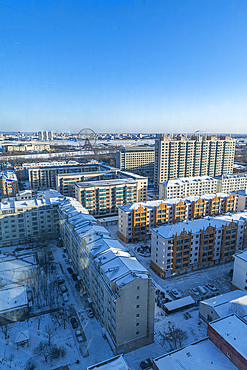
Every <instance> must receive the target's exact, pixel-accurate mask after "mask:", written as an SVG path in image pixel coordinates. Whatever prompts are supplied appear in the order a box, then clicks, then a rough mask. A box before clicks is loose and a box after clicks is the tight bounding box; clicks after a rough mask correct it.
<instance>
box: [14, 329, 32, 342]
mask: <svg viewBox="0 0 247 370" xmlns="http://www.w3.org/2000/svg"><path fill="white" fill-rule="evenodd" d="M28 339H29V330H23V331H20V332H19V333H18V334H17V336H16V338H15V343H21V342H25V341H27V340H28Z"/></svg>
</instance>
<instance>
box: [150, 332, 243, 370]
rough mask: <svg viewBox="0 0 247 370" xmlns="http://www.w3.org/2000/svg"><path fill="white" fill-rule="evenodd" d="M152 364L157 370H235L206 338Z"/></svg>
mask: <svg viewBox="0 0 247 370" xmlns="http://www.w3.org/2000/svg"><path fill="white" fill-rule="evenodd" d="M154 363H155V365H156V366H157V368H158V369H159V370H167V369H169V370H182V369H184V370H198V369H200V370H208V369H210V370H237V367H236V366H235V365H234V364H233V363H232V362H231V361H230V360H229V359H228V358H227V356H225V355H224V354H223V353H222V352H221V351H220V350H219V349H218V348H217V347H216V345H215V344H214V343H212V342H211V341H210V339H208V338H206V339H203V340H201V341H199V342H196V343H193V344H191V345H189V346H187V347H185V348H182V349H179V350H177V351H174V352H170V353H168V354H165V355H164V356H161V357H158V358H156V359H154Z"/></svg>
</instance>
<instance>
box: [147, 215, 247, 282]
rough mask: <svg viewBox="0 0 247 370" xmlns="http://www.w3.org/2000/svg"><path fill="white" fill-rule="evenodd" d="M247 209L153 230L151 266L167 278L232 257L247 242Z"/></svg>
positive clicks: (228, 259) (225, 260)
mask: <svg viewBox="0 0 247 370" xmlns="http://www.w3.org/2000/svg"><path fill="white" fill-rule="evenodd" d="M246 220H247V212H241V213H233V214H226V215H223V216H216V217H206V218H202V219H199V220H194V221H187V222H179V223H176V224H173V225H164V226H160V227H158V228H156V229H152V230H151V267H152V268H153V269H154V270H155V271H156V272H157V273H158V274H159V275H160V276H162V277H163V278H166V277H170V276H173V275H178V274H182V273H186V272H189V271H194V270H197V269H201V268H206V267H210V266H214V265H216V264H219V263H223V262H227V261H230V260H232V258H233V255H234V254H235V253H236V252H238V251H239V250H241V249H243V247H244V246H245V237H246V224H247V222H246Z"/></svg>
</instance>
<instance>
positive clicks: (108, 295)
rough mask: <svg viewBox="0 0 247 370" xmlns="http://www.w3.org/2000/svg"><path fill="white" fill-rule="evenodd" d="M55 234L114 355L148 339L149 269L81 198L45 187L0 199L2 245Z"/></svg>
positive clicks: (151, 332)
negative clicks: (74, 197) (92, 213)
mask: <svg viewBox="0 0 247 370" xmlns="http://www.w3.org/2000/svg"><path fill="white" fill-rule="evenodd" d="M59 236H60V237H61V239H62V241H63V245H64V247H65V248H66V249H67V253H68V256H69V258H70V259H71V260H72V264H73V267H74V270H75V272H76V274H77V275H78V276H79V277H80V281H81V284H82V286H81V288H82V289H83V290H82V291H86V292H87V293H88V295H89V297H90V299H91V301H92V305H93V309H94V312H95V314H96V316H97V318H98V319H99V321H100V323H101V325H102V326H103V328H104V332H105V335H106V338H107V339H108V342H109V344H110V345H111V347H112V349H113V352H114V354H120V353H124V352H128V351H131V350H134V349H137V348H140V347H142V346H145V345H147V344H150V343H152V342H153V338H154V298H155V287H154V285H153V284H152V280H151V278H150V275H149V272H148V271H147V270H146V269H145V268H144V267H143V266H142V265H141V264H140V263H139V262H138V261H137V260H136V258H134V257H131V256H130V254H129V253H128V252H127V251H126V250H125V249H124V247H123V246H122V245H121V244H120V243H119V242H118V241H117V240H115V239H112V238H111V237H110V233H109V232H108V231H107V230H106V229H105V228H104V227H103V226H100V225H99V224H98V223H97V221H96V220H95V218H94V217H93V216H92V215H89V214H88V211H87V210H86V209H85V208H84V207H82V205H81V204H80V203H79V202H77V201H76V200H75V199H72V198H65V197H63V196H61V194H59V193H58V192H57V191H52V190H47V191H42V192H31V191H25V192H21V193H19V194H17V196H16V198H13V199H11V198H10V199H9V200H8V201H4V202H1V203H0V246H10V245H13V244H14V243H15V244H18V243H23V242H28V241H29V240H30V241H33V240H39V239H40V238H41V239H42V238H45V239H46V238H54V237H59ZM10 293H11V292H10ZM13 297H14V295H13ZM24 303H25V302H24ZM2 306H3V305H2ZM25 309H26V306H25V305H24V310H25Z"/></svg>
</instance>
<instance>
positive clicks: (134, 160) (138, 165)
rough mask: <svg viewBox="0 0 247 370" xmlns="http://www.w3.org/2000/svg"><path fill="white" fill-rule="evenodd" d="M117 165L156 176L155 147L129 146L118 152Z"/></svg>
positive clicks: (144, 174)
mask: <svg viewBox="0 0 247 370" xmlns="http://www.w3.org/2000/svg"><path fill="white" fill-rule="evenodd" d="M116 167H117V168H119V169H120V170H125V171H131V172H134V173H137V174H139V175H142V176H147V177H149V178H153V176H154V147H150V146H135V147H134V146H129V147H125V148H121V149H120V150H119V151H117V152H116Z"/></svg>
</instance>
